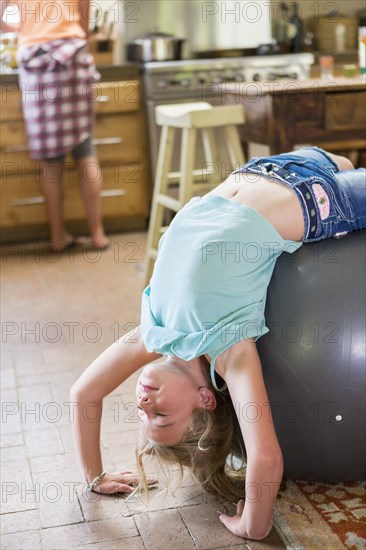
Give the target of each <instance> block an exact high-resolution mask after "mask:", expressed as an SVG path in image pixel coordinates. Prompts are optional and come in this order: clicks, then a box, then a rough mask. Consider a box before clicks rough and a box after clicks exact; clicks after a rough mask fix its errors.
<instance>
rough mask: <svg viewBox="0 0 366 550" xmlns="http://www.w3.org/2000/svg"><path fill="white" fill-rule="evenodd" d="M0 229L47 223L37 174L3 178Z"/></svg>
mask: <svg viewBox="0 0 366 550" xmlns="http://www.w3.org/2000/svg"><path fill="white" fill-rule="evenodd" d="M0 212H1V215H0V218H1V219H0V224H1V227H18V226H21V225H37V224H42V223H47V212H46V207H45V200H44V197H43V195H42V192H41V186H40V183H39V174H24V175H23V177H22V179H19V178H17V177H11V176H9V177H6V178H3V181H2V184H1V209H0Z"/></svg>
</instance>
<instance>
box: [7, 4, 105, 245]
mask: <svg viewBox="0 0 366 550" xmlns="http://www.w3.org/2000/svg"><path fill="white" fill-rule="evenodd" d="M1 4H2V8H1V28H2V30H3V31H5V32H6V31H13V32H14V31H15V32H18V33H19V38H18V44H19V48H18V54H17V58H18V65H19V84H20V89H21V92H22V106H23V112H24V118H25V123H26V128H27V135H28V142H29V149H30V154H31V157H32V158H33V159H37V160H39V161H40V166H41V185H42V190H43V194H44V196H45V199H46V205H47V212H48V218H49V223H50V232H51V247H52V248H53V249H54V250H55V251H56V252H59V251H62V250H64V249H65V248H67V247H69V246H72V245H74V244H75V243H76V242H77V241H76V240H75V239H74V237H73V236H72V235H71V234H70V233H69V232H68V231H67V230H66V228H65V226H64V220H63V192H62V173H63V165H64V159H65V156H66V154H67V153H70V152H71V153H72V155H73V158H74V160H75V161H76V162H77V165H78V179H79V183H80V190H81V196H82V199H83V203H84V207H85V211H86V217H87V221H88V225H89V230H90V234H91V242H92V244H93V245H94V246H95V247H96V248H98V249H103V248H106V247H107V246H108V244H109V241H108V238H107V237H106V235H105V233H104V229H103V224H102V217H101V202H100V190H101V184H102V182H101V171H100V167H99V164H98V160H97V158H96V155H95V150H94V147H93V145H92V142H91V133H92V127H93V120H94V116H93V105H92V100H93V96H92V88H93V86H91V85H92V84H93V83H94V82H95V81H96V80H97V79H98V76H99V75H98V73H97V71H96V69H95V65H94V61H93V58H92V56H91V54H90V53H89V52H88V48H87V35H88V25H89V23H88V20H89V18H88V14H89V0H75V2H69V1H68V2H64V1H60V2H55V1H50V0H36V1H29V0H27V2H24V1H21V0H4V1H3V2H2V3H1ZM9 6H16V7H17V8H18V10H19V23H18V24H16V25H9V24H7V23H4V22H3V21H2V19H3V16H4V12H5V10H6V8H7V7H9Z"/></svg>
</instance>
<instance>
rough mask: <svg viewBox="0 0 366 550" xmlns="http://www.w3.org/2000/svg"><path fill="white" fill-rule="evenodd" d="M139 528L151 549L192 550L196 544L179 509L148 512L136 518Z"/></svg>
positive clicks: (146, 545) (145, 542)
mask: <svg viewBox="0 0 366 550" xmlns="http://www.w3.org/2000/svg"><path fill="white" fill-rule="evenodd" d="M135 521H136V525H137V528H138V530H139V532H140V534H141V537H142V540H143V541H144V544H145V547H146V548H148V549H149V550H165V549H166V550H168V549H173V548H174V550H190V549H192V550H193V549H195V548H196V546H195V544H194V541H193V540H192V537H191V536H190V533H189V531H188V529H187V527H186V525H185V524H184V522H183V520H182V518H181V516H180V514H179V512H178V510H165V511H164V513H161V512H147V513H145V514H140V515H138V516H136V518H135Z"/></svg>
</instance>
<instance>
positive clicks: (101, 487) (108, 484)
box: [93, 470, 158, 495]
mask: <svg viewBox="0 0 366 550" xmlns="http://www.w3.org/2000/svg"><path fill="white" fill-rule="evenodd" d="M138 482H139V476H138V474H136V473H135V472H133V471H132V470H125V471H123V472H111V473H107V474H106V475H105V476H104V477H103V479H102V481H101V482H100V483H98V485H97V486H96V487H94V489H93V491H94V492H95V493H102V494H105V495H112V494H113V493H132V492H133V491H134V488H135V487H136V485H137V484H138ZM157 482H158V480H157V479H156V478H153V477H148V478H147V485H148V487H150V486H151V485H156V484H157Z"/></svg>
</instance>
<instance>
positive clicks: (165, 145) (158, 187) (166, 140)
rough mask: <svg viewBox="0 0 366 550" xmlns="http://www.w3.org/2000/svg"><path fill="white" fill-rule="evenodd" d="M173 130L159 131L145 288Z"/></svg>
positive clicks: (156, 238)
mask: <svg viewBox="0 0 366 550" xmlns="http://www.w3.org/2000/svg"><path fill="white" fill-rule="evenodd" d="M174 137H175V128H172V127H170V126H163V127H162V130H161V138H160V146H159V155H158V160H157V165H156V176H155V184H154V192H153V200H152V204H151V212H150V222H149V231H148V236H147V249H146V260H145V278H144V284H145V286H146V285H147V284H148V282H149V281H150V278H151V275H152V271H153V267H154V262H155V258H156V254H157V248H158V243H159V240H160V237H161V233H160V228H161V227H162V225H163V218H164V210H165V209H164V206H163V205H162V204H160V202H159V196H160V194H162V193H165V192H166V191H167V188H168V173H169V171H170V166H171V160H172V155H173V145H174Z"/></svg>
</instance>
